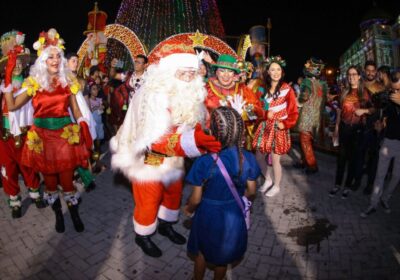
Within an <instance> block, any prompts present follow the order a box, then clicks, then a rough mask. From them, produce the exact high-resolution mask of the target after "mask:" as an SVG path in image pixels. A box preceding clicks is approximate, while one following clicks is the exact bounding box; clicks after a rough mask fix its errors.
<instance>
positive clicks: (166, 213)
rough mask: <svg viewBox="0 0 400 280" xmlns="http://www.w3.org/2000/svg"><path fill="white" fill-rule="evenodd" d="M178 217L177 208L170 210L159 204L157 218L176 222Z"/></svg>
mask: <svg viewBox="0 0 400 280" xmlns="http://www.w3.org/2000/svg"><path fill="white" fill-rule="evenodd" d="M178 217H179V209H178V210H172V209H168V208H167V207H165V206H163V205H160V208H158V218H160V219H162V220H164V221H167V222H176V221H178Z"/></svg>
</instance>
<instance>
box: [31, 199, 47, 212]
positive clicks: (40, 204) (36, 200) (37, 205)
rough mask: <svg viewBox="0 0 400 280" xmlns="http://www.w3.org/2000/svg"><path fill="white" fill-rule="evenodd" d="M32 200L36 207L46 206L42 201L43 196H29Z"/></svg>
mask: <svg viewBox="0 0 400 280" xmlns="http://www.w3.org/2000/svg"><path fill="white" fill-rule="evenodd" d="M31 199H32V202H33V203H35V205H36V208H38V209H41V208H45V207H46V203H45V202H44V200H43V198H41V197H38V198H31Z"/></svg>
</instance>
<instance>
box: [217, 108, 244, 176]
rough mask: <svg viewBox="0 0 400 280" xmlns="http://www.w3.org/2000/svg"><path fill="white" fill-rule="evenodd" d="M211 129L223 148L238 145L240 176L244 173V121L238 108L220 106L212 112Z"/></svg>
mask: <svg viewBox="0 0 400 280" xmlns="http://www.w3.org/2000/svg"><path fill="white" fill-rule="evenodd" d="M210 129H211V133H212V135H214V136H215V138H217V140H218V141H219V142H220V143H221V148H222V149H224V148H227V147H232V146H236V147H237V149H238V154H239V177H240V175H241V174H242V166H243V146H244V123H243V120H242V117H241V116H240V115H239V113H238V112H236V110H234V109H232V108H229V107H224V106H222V107H218V108H217V109H215V110H214V111H212V113H211V123H210Z"/></svg>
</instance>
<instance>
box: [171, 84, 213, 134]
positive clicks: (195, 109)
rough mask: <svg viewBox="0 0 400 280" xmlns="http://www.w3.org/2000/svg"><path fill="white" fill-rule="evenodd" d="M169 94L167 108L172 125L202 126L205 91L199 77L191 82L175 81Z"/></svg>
mask: <svg viewBox="0 0 400 280" xmlns="http://www.w3.org/2000/svg"><path fill="white" fill-rule="evenodd" d="M174 79H175V78H174ZM169 92H170V97H169V101H170V102H169V105H170V106H169V107H170V110H171V119H172V123H173V124H174V125H183V124H184V125H187V126H190V127H193V126H195V125H196V123H201V124H204V122H205V116H206V108H205V105H204V99H205V97H206V90H205V88H204V84H203V80H202V78H201V77H198V78H195V79H194V80H193V81H191V82H184V81H181V80H178V79H175V83H174V86H173V87H172V88H170V91H169Z"/></svg>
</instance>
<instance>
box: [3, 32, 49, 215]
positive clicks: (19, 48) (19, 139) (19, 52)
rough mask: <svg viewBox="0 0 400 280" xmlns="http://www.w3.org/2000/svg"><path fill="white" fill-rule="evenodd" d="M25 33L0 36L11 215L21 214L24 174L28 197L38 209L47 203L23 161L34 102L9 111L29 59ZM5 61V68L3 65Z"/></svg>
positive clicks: (5, 181)
mask: <svg viewBox="0 0 400 280" xmlns="http://www.w3.org/2000/svg"><path fill="white" fill-rule="evenodd" d="M24 40H25V34H23V33H22V32H19V31H10V32H8V33H5V34H3V35H2V36H1V38H0V44H1V50H2V52H3V54H4V56H3V57H2V58H1V60H0V64H1V65H0V68H2V69H1V71H3V70H5V75H4V76H5V77H4V82H3V83H2V85H1V86H0V100H1V102H0V118H1V119H0V137H1V140H0V155H1V156H0V166H1V179H2V184H3V187H4V192H5V193H6V194H7V195H8V196H9V198H10V199H9V206H10V207H11V208H12V209H13V212H12V217H13V218H19V217H21V196H20V186H19V183H18V176H19V174H21V175H22V177H23V180H24V183H25V186H26V187H27V188H28V190H29V196H30V197H31V199H32V200H33V201H35V203H36V205H37V206H38V207H39V208H42V207H43V206H44V204H43V201H42V199H41V197H40V194H39V176H38V174H37V173H35V172H34V171H33V170H32V169H31V168H29V167H27V166H24V165H22V164H21V156H22V145H23V144H24V142H25V139H26V130H27V128H28V127H29V125H31V124H32V117H31V112H32V105H31V103H30V102H28V103H27V104H25V105H23V106H22V107H21V108H19V109H18V110H15V111H14V112H9V110H8V107H7V102H6V96H5V95H6V94H11V95H12V96H13V97H14V98H15V97H16V96H18V95H19V94H21V92H22V90H21V83H22V80H23V77H22V71H23V69H24V68H25V67H26V66H27V64H28V62H29V52H28V51H27V49H25V48H24V45H23V43H24ZM3 63H5V67H4V64H3Z"/></svg>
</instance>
